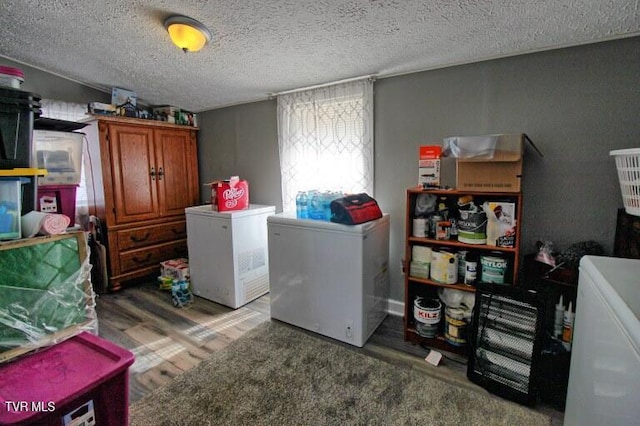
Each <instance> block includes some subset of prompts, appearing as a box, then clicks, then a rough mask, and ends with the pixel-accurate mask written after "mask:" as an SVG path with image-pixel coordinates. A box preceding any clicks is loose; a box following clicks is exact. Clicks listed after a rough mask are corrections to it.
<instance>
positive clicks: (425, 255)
mask: <svg viewBox="0 0 640 426" xmlns="http://www.w3.org/2000/svg"><path fill="white" fill-rule="evenodd" d="M411 260H413V261H415V262H423V263H431V247H426V246H413V247H411Z"/></svg>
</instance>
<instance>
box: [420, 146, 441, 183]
mask: <svg viewBox="0 0 640 426" xmlns="http://www.w3.org/2000/svg"><path fill="white" fill-rule="evenodd" d="M441 154H442V148H441V147H440V146H438V145H428V146H421V147H420V150H419V157H418V185H420V186H440V155H441Z"/></svg>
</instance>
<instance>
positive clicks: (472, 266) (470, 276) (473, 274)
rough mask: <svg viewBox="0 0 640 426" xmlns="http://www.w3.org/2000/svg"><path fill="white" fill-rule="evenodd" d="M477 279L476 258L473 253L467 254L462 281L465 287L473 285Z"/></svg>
mask: <svg viewBox="0 0 640 426" xmlns="http://www.w3.org/2000/svg"><path fill="white" fill-rule="evenodd" d="M477 277H478V256H477V254H475V253H467V256H466V257H465V261H464V280H463V282H464V283H465V284H466V285H470V286H472V285H475V284H476V279H477Z"/></svg>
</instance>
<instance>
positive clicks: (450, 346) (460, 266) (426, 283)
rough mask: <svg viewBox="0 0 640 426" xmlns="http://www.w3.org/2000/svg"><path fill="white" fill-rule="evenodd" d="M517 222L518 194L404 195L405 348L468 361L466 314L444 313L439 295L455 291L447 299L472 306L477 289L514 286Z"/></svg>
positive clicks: (458, 310) (418, 190)
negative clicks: (480, 284)
mask: <svg viewBox="0 0 640 426" xmlns="http://www.w3.org/2000/svg"><path fill="white" fill-rule="evenodd" d="M521 217H522V194H521V193H520V192H482V191H477V192H475V191H459V190H453V189H423V188H422V187H415V188H409V189H407V191H406V220H405V256H404V261H403V269H404V276H405V300H404V306H405V308H404V338H405V340H406V341H410V342H413V343H416V344H421V345H424V346H426V347H431V348H434V349H438V350H443V351H446V352H449V353H452V354H456V355H462V356H464V357H466V356H467V341H466V339H467V336H468V335H469V334H468V328H469V325H470V323H471V318H470V313H471V312H470V309H468V310H465V305H464V302H462V305H459V306H456V305H454V304H453V303H454V302H453V301H452V302H451V305H447V304H446V303H445V302H444V300H443V297H441V293H442V292H443V289H451V290H458V291H459V292H449V294H453V293H456V294H457V295H456V298H463V299H464V300H467V301H469V298H471V302H472V301H473V298H474V297H475V292H476V287H475V285H476V283H478V282H480V281H482V282H493V283H496V284H504V285H513V284H514V283H516V282H517V278H518V276H517V275H518V269H519V264H518V263H519V257H520V247H519V246H520V229H521V226H520V224H521V222H520V219H521ZM460 292H462V293H460ZM444 293H447V292H446V291H444ZM461 295H462V296H461ZM444 299H446V297H444ZM448 300H452V299H448ZM471 304H472V303H471ZM430 305H431V306H430ZM438 311H439V312H438ZM461 315H462V316H461ZM431 317H433V319H432V318H431ZM435 317H437V320H438V322H437V323H435V321H436V318H435Z"/></svg>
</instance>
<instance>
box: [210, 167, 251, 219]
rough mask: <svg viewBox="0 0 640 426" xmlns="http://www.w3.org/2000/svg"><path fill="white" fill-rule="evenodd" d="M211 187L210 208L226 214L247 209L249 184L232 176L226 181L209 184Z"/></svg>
mask: <svg viewBox="0 0 640 426" xmlns="http://www.w3.org/2000/svg"><path fill="white" fill-rule="evenodd" d="M207 185H210V186H211V208H212V209H213V210H216V211H220V212H226V211H234V210H245V209H248V208H249V183H248V182H247V181H246V180H242V179H240V178H238V176H232V177H231V179H228V180H218V181H214V182H209V183H208V184H207Z"/></svg>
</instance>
